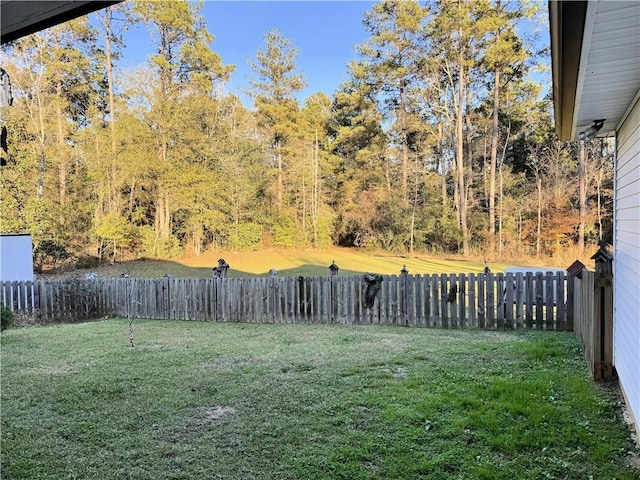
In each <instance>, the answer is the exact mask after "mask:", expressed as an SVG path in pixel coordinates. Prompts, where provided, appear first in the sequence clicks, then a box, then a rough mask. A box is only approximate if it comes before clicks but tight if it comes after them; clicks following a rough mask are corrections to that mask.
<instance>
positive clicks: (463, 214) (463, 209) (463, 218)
mask: <svg viewBox="0 0 640 480" xmlns="http://www.w3.org/2000/svg"><path fill="white" fill-rule="evenodd" d="M458 7H459V8H460V3H458ZM460 21H461V20H460ZM458 33H459V39H460V45H459V52H458V71H459V80H458V108H457V112H456V137H457V138H456V143H457V149H456V152H457V154H456V157H457V158H456V160H457V166H458V189H459V190H458V202H459V210H460V228H461V230H462V252H463V254H464V255H465V256H467V255H469V238H468V231H467V206H466V201H465V188H464V157H463V156H464V138H463V132H462V124H463V120H464V118H463V112H464V108H463V107H464V98H465V96H464V92H465V76H464V48H465V44H464V42H463V41H462V40H463V38H464V37H463V36H464V32H463V29H462V25H460V26H459V31H458Z"/></svg>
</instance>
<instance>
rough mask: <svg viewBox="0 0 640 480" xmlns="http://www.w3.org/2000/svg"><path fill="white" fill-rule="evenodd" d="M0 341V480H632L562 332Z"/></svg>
mask: <svg viewBox="0 0 640 480" xmlns="http://www.w3.org/2000/svg"><path fill="white" fill-rule="evenodd" d="M135 336H136V341H137V347H136V348H135V349H132V348H130V347H129V341H128V334H127V322H126V321H124V320H121V319H117V320H108V321H104V322H96V323H88V324H79V325H78V324H76V325H61V326H50V327H41V328H28V329H20V328H14V329H9V330H7V331H5V332H4V333H3V334H2V336H1V347H2V349H1V360H2V363H1V374H2V377H1V387H2V405H1V406H2V410H1V418H2V431H1V435H2V437H1V452H2V458H1V462H2V470H1V472H0V473H1V475H0V477H1V478H2V479H5V480H8V479H17V478H26V479H38V480H40V479H69V478H85V479H101V480H105V479H118V480H121V479H127V478H131V479H136V480H141V479H243V480H244V479H414V478H416V479H417V478H425V479H508V480H520V479H536V480H537V479H546V478H556V479H581V480H582V479H588V478H593V479H596V480H598V479H602V480H611V479H614V478H615V479H637V478H638V472H637V471H635V470H633V469H632V468H631V467H630V466H628V461H629V455H630V452H631V451H632V449H633V448H634V447H633V445H632V443H631V440H630V436H629V434H630V432H629V429H628V428H627V427H626V426H625V425H624V423H623V422H622V420H621V412H620V406H619V399H618V398H617V397H616V396H615V395H614V394H613V393H612V389H610V388H605V387H602V386H599V385H596V384H594V383H592V382H591V381H590V380H589V378H588V375H587V372H586V368H585V365H584V361H583V359H582V357H581V355H580V351H579V348H578V345H577V343H576V341H575V339H574V336H573V334H571V333H557V332H480V331H445V330H426V329H402V328H381V327H374V326H363V327H341V326H321V325H253V324H211V323H195V322H183V323H178V322H168V321H165V322H162V321H137V322H136V323H135Z"/></svg>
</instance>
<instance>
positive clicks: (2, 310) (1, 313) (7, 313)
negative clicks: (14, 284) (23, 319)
mask: <svg viewBox="0 0 640 480" xmlns="http://www.w3.org/2000/svg"><path fill="white" fill-rule="evenodd" d="M12 323H13V312H12V311H11V309H10V308H9V307H7V306H5V305H4V304H2V303H0V332H4V331H5V330H6V329H7V328H9V327H10V326H11V324H12Z"/></svg>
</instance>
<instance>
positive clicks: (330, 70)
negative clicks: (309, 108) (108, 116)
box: [119, 0, 550, 108]
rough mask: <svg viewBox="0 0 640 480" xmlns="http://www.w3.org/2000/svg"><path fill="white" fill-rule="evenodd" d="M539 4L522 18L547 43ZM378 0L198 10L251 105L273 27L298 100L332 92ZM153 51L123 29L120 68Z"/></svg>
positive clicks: (233, 88) (208, 5) (241, 2)
mask: <svg viewBox="0 0 640 480" xmlns="http://www.w3.org/2000/svg"><path fill="white" fill-rule="evenodd" d="M533 1H534V2H536V3H539V4H540V5H541V7H542V9H541V11H540V12H539V15H538V18H537V21H535V22H531V21H530V22H525V23H524V25H523V27H524V29H526V30H528V33H529V34H531V33H533V32H536V31H537V33H538V36H539V37H538V40H537V42H536V43H538V45H540V44H548V42H549V39H548V35H549V34H548V27H547V25H548V23H547V22H548V21H547V17H546V14H547V12H546V4H544V3H543V2H541V0H533ZM375 3H377V2H372V1H365V0H333V1H327V0H325V1H309V0H307V1H305V0H289V1H273V0H261V1H249V0H235V1H223V0H205V2H204V6H203V8H202V10H201V12H200V13H201V14H202V16H203V17H204V19H205V22H206V24H207V28H208V30H209V32H211V33H212V34H213V35H214V37H215V40H214V41H213V43H212V44H211V48H212V49H213V50H214V51H215V52H217V53H218V54H219V55H220V56H221V58H222V62H223V64H225V65H235V66H236V70H235V73H234V74H233V76H232V77H231V80H230V82H229V83H228V84H227V91H229V92H233V93H235V94H237V95H239V96H240V97H241V98H242V100H243V102H244V103H245V105H246V106H247V107H249V108H251V106H252V105H251V100H250V99H249V97H248V96H247V95H245V94H243V93H242V89H243V88H246V87H248V76H250V75H251V69H250V67H249V64H248V60H255V58H256V53H257V51H258V49H260V50H264V48H265V43H264V35H266V34H267V33H268V32H269V30H271V29H273V28H277V29H278V30H279V31H280V33H281V34H282V35H284V36H285V37H287V38H288V39H289V40H291V41H292V43H293V44H294V46H295V47H296V48H297V49H298V57H297V59H296V63H297V65H298V72H299V73H301V74H302V75H303V77H304V78H305V80H306V81H307V87H306V88H305V89H304V90H303V91H302V92H301V93H300V95H299V96H298V99H299V100H300V101H301V102H304V100H305V99H306V98H307V97H308V96H309V95H311V94H313V93H316V92H324V93H326V94H327V95H329V96H331V95H332V94H333V93H334V92H335V91H336V90H337V89H338V88H339V86H340V84H341V83H342V82H344V81H345V80H347V64H348V63H349V62H350V61H352V60H355V59H356V57H357V55H356V52H355V45H359V44H362V43H364V42H365V41H366V39H367V38H368V35H367V33H366V32H365V29H364V27H363V25H362V21H363V19H364V14H365V12H367V11H370V10H371V8H372V6H373V5H374V4H375ZM152 53H155V51H154V47H153V45H152V43H151V37H150V35H149V33H148V32H147V31H146V30H145V28H144V27H139V28H136V29H133V30H131V31H129V32H127V37H126V48H125V49H124V52H123V54H124V56H123V58H122V59H121V60H120V61H119V66H120V68H123V69H126V70H128V69H134V68H136V67H137V66H142V65H144V64H145V62H146V57H147V56H148V55H150V54H152ZM531 75H532V77H534V78H535V79H536V80H537V81H541V82H543V83H545V84H547V88H545V91H546V90H547V89H548V88H550V78H549V76H550V75H549V72H546V73H535V72H531Z"/></svg>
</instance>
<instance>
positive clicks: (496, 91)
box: [489, 68, 500, 242]
mask: <svg viewBox="0 0 640 480" xmlns="http://www.w3.org/2000/svg"><path fill="white" fill-rule="evenodd" d="M499 109H500V70H498V69H497V68H496V71H495V77H494V82H493V128H492V130H491V170H490V172H489V233H490V235H491V241H492V242H493V240H494V239H493V237H494V236H495V234H496V164H497V159H498V136H499V128H498V120H499V118H498V112H499Z"/></svg>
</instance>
